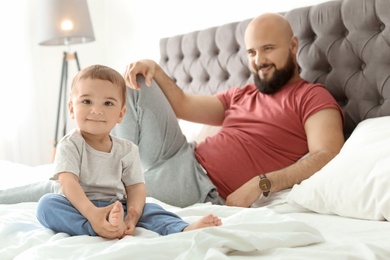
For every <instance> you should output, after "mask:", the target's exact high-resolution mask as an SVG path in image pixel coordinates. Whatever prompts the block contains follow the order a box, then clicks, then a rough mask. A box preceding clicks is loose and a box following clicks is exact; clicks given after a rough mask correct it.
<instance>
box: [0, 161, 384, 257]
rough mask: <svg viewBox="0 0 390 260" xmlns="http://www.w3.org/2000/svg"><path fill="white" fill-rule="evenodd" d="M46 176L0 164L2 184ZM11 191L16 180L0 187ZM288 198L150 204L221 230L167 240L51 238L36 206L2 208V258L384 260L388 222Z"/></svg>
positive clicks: (140, 234)
mask: <svg viewBox="0 0 390 260" xmlns="http://www.w3.org/2000/svg"><path fill="white" fill-rule="evenodd" d="M50 170H51V167H50V165H47V166H41V167H24V166H20V165H12V164H9V163H4V162H1V161H0V182H1V181H3V180H4V176H5V174H8V178H9V177H10V176H16V177H17V178H19V181H18V182H17V183H19V184H20V183H23V184H26V182H31V181H36V180H39V179H45V178H46V175H50V173H47V172H48V171H50ZM37 171H38V172H39V173H37ZM34 175H35V176H36V177H37V178H32V176H34ZM38 175H39V176H38ZM25 176H28V178H30V180H28V181H27V179H24V178H25ZM20 178H22V179H23V181H21V179H20ZM9 185H15V180H12V181H8V182H7V184H4V183H2V186H1V187H8V186H9ZM0 189H1V188H0ZM287 192H288V191H287ZM287 192H285V193H280V194H276V195H275V194H274V195H273V196H271V197H270V198H269V199H268V200H267V201H259V202H258V204H257V206H260V205H261V206H262V207H260V208H249V209H243V208H236V207H226V206H217V205H211V204H206V203H205V204H196V205H193V206H191V207H187V208H177V207H173V206H170V205H167V204H164V203H162V202H160V201H158V200H155V199H153V198H148V201H149V202H155V203H158V204H160V205H162V206H163V207H165V208H166V209H168V210H170V211H173V212H175V213H177V214H178V215H180V216H181V217H182V218H183V219H184V220H186V221H188V222H193V221H195V220H197V219H198V218H200V217H201V216H203V215H206V214H208V213H214V214H216V215H218V216H219V217H221V218H222V221H223V225H222V226H220V227H212V228H205V229H200V230H194V231H190V232H183V233H178V234H173V235H168V236H158V235H157V234H156V233H154V232H151V231H148V230H145V229H143V228H137V229H136V233H135V236H133V237H130V236H128V237H125V238H123V239H121V240H107V239H104V238H100V237H89V236H76V237H70V236H68V235H67V234H64V233H58V234H55V233H54V232H52V231H51V230H49V229H46V228H43V227H42V226H41V225H40V224H39V222H38V221H37V219H36V218H35V208H36V203H21V204H15V205H0V259H1V260H4V259H186V260H187V259H226V258H229V259H231V258H232V259H259V257H261V259H365V260H366V259H367V260H370V259H373V260H374V259H375V260H377V259H390V223H389V222H386V221H365V220H357V219H350V218H343V217H338V216H333V215H320V214H317V213H313V212H308V211H306V210H303V209H300V208H297V207H294V206H291V205H288V204H287V203H286V202H285V200H284V198H285V196H286V194H287Z"/></svg>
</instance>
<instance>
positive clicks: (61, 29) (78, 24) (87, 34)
mask: <svg viewBox="0 0 390 260" xmlns="http://www.w3.org/2000/svg"><path fill="white" fill-rule="evenodd" d="M38 18H39V19H38V26H39V27H38V32H39V45H44V46H58V45H62V46H66V47H67V48H69V46H70V45H73V44H82V43H87V42H92V41H94V40H95V35H94V32H93V28H92V22H91V17H90V15H89V10H88V4H87V1H86V0H40V15H39V17H38ZM71 60H75V61H76V64H77V69H78V70H80V63H79V60H78V57H77V53H76V52H74V53H70V52H69V51H68V52H64V53H63V58H62V71H61V80H60V89H59V97H58V106H57V119H56V125H55V133H54V149H53V155H54V154H55V150H56V147H57V143H58V140H59V139H60V138H62V136H64V135H65V134H66V118H67V85H68V65H69V61H71ZM61 111H62V112H63V113H62V114H61ZM61 117H62V120H61ZM61 121H62V122H63V131H62V136H59V134H60V133H61V131H60V122H61Z"/></svg>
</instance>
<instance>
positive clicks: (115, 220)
mask: <svg viewBox="0 0 390 260" xmlns="http://www.w3.org/2000/svg"><path fill="white" fill-rule="evenodd" d="M124 215H125V212H124V210H123V207H122V204H121V203H120V202H119V201H116V202H114V206H113V208H112V209H111V211H110V213H109V214H108V219H107V220H108V222H110V224H111V225H113V226H114V227H118V228H119V229H120V231H121V233H122V234H123V233H124V232H125V230H126V224H125V222H124V219H123V218H124ZM122 237H123V235H122V236H120V237H118V238H122Z"/></svg>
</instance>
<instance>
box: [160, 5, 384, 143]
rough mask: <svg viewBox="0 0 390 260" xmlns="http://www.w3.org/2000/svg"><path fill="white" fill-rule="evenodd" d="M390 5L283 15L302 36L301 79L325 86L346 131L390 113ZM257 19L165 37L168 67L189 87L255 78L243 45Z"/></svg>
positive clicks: (220, 87) (206, 90) (208, 90)
mask: <svg viewBox="0 0 390 260" xmlns="http://www.w3.org/2000/svg"><path fill="white" fill-rule="evenodd" d="M389 10H390V1H389V0H342V1H329V2H324V3H321V4H319V5H316V6H309V7H303V8H297V9H293V10H291V11H289V12H287V13H285V14H284V15H285V16H286V18H287V19H288V20H289V21H290V23H291V26H292V28H293V31H294V34H295V35H297V36H298V38H299V45H300V49H299V52H298V62H299V64H300V66H301V68H302V72H301V76H302V77H303V78H304V79H306V80H308V81H310V82H320V83H322V84H324V85H325V87H326V88H327V89H328V90H329V91H330V92H331V93H332V95H333V96H334V97H335V99H336V100H337V101H338V103H339V104H340V105H341V106H342V107H343V110H344V111H345V117H346V125H345V132H346V135H347V136H348V135H349V134H350V133H351V132H352V130H353V129H354V128H355V127H356V125H357V124H358V123H359V122H360V121H361V120H363V119H366V118H371V117H378V116H385V115H390V15H389ZM250 20H251V19H247V20H244V21H241V22H235V23H230V24H225V25H222V26H218V27H213V28H209V29H205V30H201V31H196V32H190V33H188V34H184V35H178V36H174V37H170V38H164V39H161V41H160V51H161V59H160V64H161V66H162V68H163V69H164V70H165V71H166V72H167V73H168V75H170V76H171V77H172V79H173V80H175V81H176V83H177V84H178V85H179V86H180V87H182V88H183V89H184V90H185V91H188V92H195V93H201V94H213V93H216V92H219V91H224V90H226V89H228V88H230V87H233V86H243V85H245V84H246V83H248V82H252V79H251V73H250V71H249V69H248V65H247V58H246V49H245V45H244V31H245V28H246V26H247V25H248V23H249V21H250ZM188 79H191V80H188Z"/></svg>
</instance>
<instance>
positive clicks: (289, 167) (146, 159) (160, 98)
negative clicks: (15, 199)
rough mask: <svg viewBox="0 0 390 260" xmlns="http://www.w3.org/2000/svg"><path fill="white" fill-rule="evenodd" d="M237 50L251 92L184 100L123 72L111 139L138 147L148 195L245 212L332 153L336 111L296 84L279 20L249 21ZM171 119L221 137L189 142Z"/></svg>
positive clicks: (142, 65)
mask: <svg viewBox="0 0 390 260" xmlns="http://www.w3.org/2000/svg"><path fill="white" fill-rule="evenodd" d="M245 45H246V49H247V54H248V61H249V67H250V70H251V71H252V73H253V76H254V84H248V85H246V86H243V87H242V88H238V87H237V88H231V89H229V90H228V91H226V92H223V93H218V94H216V95H213V96H204V95H194V94H187V93H184V92H183V91H182V90H181V88H180V87H178V86H177V85H176V84H175V83H174V82H173V81H172V80H171V79H170V78H169V77H168V76H167V75H166V74H165V73H164V71H163V70H162V68H161V67H159V65H158V64H157V63H156V62H154V61H151V60H141V61H137V62H134V63H131V64H130V65H129V66H127V69H126V73H125V79H126V82H127V84H128V86H129V87H130V88H129V91H128V96H127V110H128V112H127V113H126V116H125V118H124V120H123V122H122V124H120V125H118V126H117V128H115V129H114V132H113V134H115V135H117V136H120V137H123V138H126V139H129V140H131V141H133V142H134V143H135V144H137V145H138V146H139V151H140V156H141V160H142V166H143V169H144V172H145V181H146V188H147V195H148V196H151V197H154V198H157V199H159V200H161V201H164V202H166V203H169V204H172V205H176V206H180V207H184V206H188V205H191V204H194V203H198V202H208V201H210V202H212V203H215V204H226V205H230V206H240V207H249V206H251V205H252V204H253V203H254V202H256V201H257V200H258V199H259V198H260V197H261V196H269V194H270V193H274V192H278V191H281V190H284V189H287V188H291V187H292V186H293V185H294V184H297V183H300V182H301V181H303V180H305V179H307V178H308V177H310V176H311V175H312V174H314V173H315V172H316V171H318V170H320V169H321V168H322V167H323V166H324V165H325V164H326V163H328V162H329V161H330V160H331V159H332V158H333V157H334V156H335V155H336V154H337V153H338V152H339V151H340V149H341V147H342V145H343V143H344V136H343V114H342V110H341V109H340V107H339V106H338V105H337V103H336V101H335V100H334V99H333V97H332V96H331V95H330V94H329V92H328V91H327V90H326V89H325V88H324V87H323V86H322V85H319V84H310V83H308V82H306V81H305V80H303V79H302V78H301V77H300V76H299V66H298V64H297V60H296V54H297V51H298V39H297V38H296V37H295V36H294V35H293V32H292V29H291V27H290V25H289V23H288V21H287V20H286V19H285V18H284V17H283V16H280V15H278V14H263V15H261V16H259V17H256V18H255V19H253V20H252V21H251V22H250V23H249V25H248V27H247V29H246V31H245ZM177 118H180V119H184V120H188V121H193V122H197V123H202V124H209V125H219V126H221V130H220V131H219V132H218V133H217V134H216V135H214V136H212V137H208V138H207V139H206V140H205V141H203V142H201V143H198V144H195V143H188V142H187V141H186V139H185V137H184V135H183V134H182V132H181V130H180V128H179V125H178V122H177ZM305 155H306V156H305ZM302 157H304V158H303V159H301V158H302ZM0 197H1V195H0ZM0 200H1V199H0Z"/></svg>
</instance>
